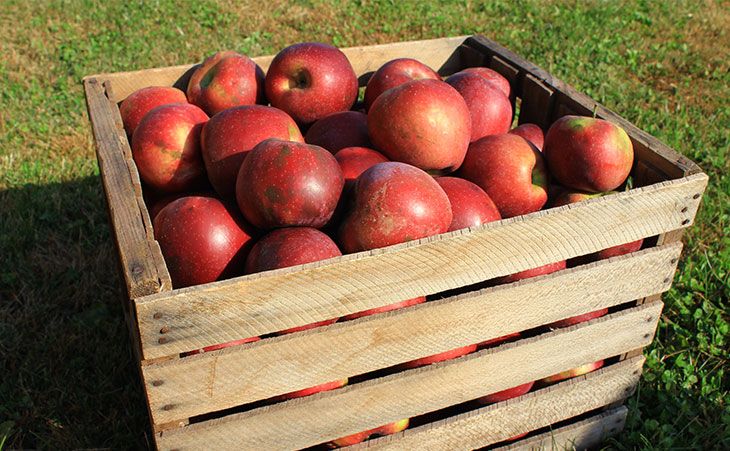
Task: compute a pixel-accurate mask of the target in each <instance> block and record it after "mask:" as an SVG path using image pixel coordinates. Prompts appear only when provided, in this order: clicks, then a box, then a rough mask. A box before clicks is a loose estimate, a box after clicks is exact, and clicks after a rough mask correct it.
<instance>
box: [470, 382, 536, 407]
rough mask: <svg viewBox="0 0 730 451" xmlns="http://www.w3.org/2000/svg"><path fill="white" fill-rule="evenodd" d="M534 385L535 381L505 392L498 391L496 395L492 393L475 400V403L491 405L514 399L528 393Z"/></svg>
mask: <svg viewBox="0 0 730 451" xmlns="http://www.w3.org/2000/svg"><path fill="white" fill-rule="evenodd" d="M534 384H535V381H532V382H528V383H526V384H522V385H518V386H516V387H512V388H508V389H507V390H502V391H498V392H496V393H492V394H491V395H487V396H483V397H481V398H479V399H477V402H478V403H480V404H492V403H495V402H502V401H506V400H508V399H512V398H516V397H518V396H522V395H524V394H525V393H527V392H529V391H530V389H531V388H532V386H533V385H534Z"/></svg>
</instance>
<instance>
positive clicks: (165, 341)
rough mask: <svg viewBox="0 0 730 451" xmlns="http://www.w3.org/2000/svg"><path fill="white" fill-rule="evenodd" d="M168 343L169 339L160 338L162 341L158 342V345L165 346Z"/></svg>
mask: <svg viewBox="0 0 730 451" xmlns="http://www.w3.org/2000/svg"><path fill="white" fill-rule="evenodd" d="M167 341H168V340H167V337H160V339H159V340H157V343H159V344H161V345H164V344H165V343H167Z"/></svg>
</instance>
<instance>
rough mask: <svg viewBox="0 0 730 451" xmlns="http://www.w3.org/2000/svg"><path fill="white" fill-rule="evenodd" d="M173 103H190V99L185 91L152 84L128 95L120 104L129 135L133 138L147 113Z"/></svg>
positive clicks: (120, 112) (125, 127)
mask: <svg viewBox="0 0 730 451" xmlns="http://www.w3.org/2000/svg"><path fill="white" fill-rule="evenodd" d="M171 103H188V99H187V97H185V93H184V92H182V91H180V90H179V89H177V88H172V87H169V86H150V87H147V88H142V89H138V90H136V91H134V92H133V93H132V94H130V95H128V96H127V98H126V99H124V101H122V103H121V105H119V114H121V116H122V123H123V124H124V130H125V131H126V132H127V136H129V137H130V138H131V136H132V134H133V133H134V129H136V128H137V126H138V125H139V123H140V122H141V121H142V118H143V117H144V115H145V114H147V113H149V112H150V111H152V110H153V109H154V108H156V107H158V106H162V105H169V104H171Z"/></svg>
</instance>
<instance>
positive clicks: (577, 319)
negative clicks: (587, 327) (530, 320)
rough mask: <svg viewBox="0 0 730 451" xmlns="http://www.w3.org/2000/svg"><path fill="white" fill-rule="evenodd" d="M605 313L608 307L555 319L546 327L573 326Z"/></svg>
mask: <svg viewBox="0 0 730 451" xmlns="http://www.w3.org/2000/svg"><path fill="white" fill-rule="evenodd" d="M606 314H608V309H607V308H604V309H600V310H596V311H594V312H590V313H584V314H583V315H576V316H573V317H570V318H567V319H562V320H560V321H555V322H554V323H551V324H548V327H552V328H553V329H557V328H560V327H570V326H574V325H576V324H580V323H583V322H586V321H590V320H592V319H595V318H600V317H602V316H604V315H606Z"/></svg>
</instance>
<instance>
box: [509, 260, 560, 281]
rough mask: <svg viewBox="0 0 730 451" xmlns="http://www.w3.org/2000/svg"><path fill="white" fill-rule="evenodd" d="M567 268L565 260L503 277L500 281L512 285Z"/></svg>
mask: <svg viewBox="0 0 730 451" xmlns="http://www.w3.org/2000/svg"><path fill="white" fill-rule="evenodd" d="M566 267H567V262H566V261H565V260H562V261H559V262H555V263H548V264H547V265H543V266H538V267H537V268H532V269H527V270H525V271H520V272H518V273H514V274H510V275H509V276H505V277H503V278H502V279H501V282H502V283H512V282H517V281H518V280H522V279H529V278H530V277H537V276H542V275H545V274H552V273H554V272H556V271H560V270H562V269H565V268H566Z"/></svg>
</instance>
